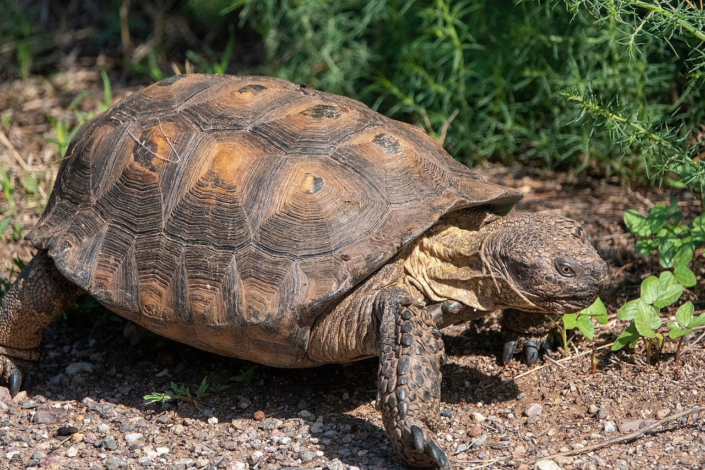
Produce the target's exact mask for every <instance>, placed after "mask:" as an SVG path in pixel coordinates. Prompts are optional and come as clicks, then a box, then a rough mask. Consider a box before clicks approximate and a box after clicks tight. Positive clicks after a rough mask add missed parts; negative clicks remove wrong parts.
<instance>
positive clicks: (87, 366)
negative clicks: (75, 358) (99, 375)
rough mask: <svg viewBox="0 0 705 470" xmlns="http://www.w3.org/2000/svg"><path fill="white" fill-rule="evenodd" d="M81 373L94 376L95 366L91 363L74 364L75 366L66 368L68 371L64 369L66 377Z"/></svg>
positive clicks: (70, 365)
mask: <svg viewBox="0 0 705 470" xmlns="http://www.w3.org/2000/svg"><path fill="white" fill-rule="evenodd" d="M81 372H84V373H87V374H92V373H93V364H91V363H89V362H74V363H73V364H69V365H68V366H66V369H64V373H65V374H66V375H76V374H78V373H81Z"/></svg>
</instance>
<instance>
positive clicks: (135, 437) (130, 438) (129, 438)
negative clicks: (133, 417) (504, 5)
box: [125, 432, 144, 443]
mask: <svg viewBox="0 0 705 470" xmlns="http://www.w3.org/2000/svg"><path fill="white" fill-rule="evenodd" d="M143 437H144V436H143V435H142V433H139V432H131V433H129V434H125V442H128V443H132V442H136V441H139V440H140V439H142V438H143Z"/></svg>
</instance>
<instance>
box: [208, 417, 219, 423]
mask: <svg viewBox="0 0 705 470" xmlns="http://www.w3.org/2000/svg"><path fill="white" fill-rule="evenodd" d="M208 424H218V418H216V417H215V416H211V417H210V418H208Z"/></svg>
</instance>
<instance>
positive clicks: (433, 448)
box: [426, 439, 450, 470]
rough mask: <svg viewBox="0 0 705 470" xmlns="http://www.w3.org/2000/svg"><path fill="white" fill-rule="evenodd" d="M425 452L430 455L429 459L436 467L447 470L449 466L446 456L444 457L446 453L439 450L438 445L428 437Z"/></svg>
mask: <svg viewBox="0 0 705 470" xmlns="http://www.w3.org/2000/svg"><path fill="white" fill-rule="evenodd" d="M426 452H428V453H429V454H430V455H431V459H432V460H433V463H434V464H436V467H437V468H439V469H441V470H449V469H450V466H449V465H448V457H446V453H445V452H443V450H441V448H440V447H438V445H437V444H436V443H435V442H433V440H431V439H429V440H428V441H426Z"/></svg>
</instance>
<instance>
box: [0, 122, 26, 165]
mask: <svg viewBox="0 0 705 470" xmlns="http://www.w3.org/2000/svg"><path fill="white" fill-rule="evenodd" d="M0 142H2V144H3V145H4V146H5V148H7V151H8V152H9V153H10V156H11V157H12V158H13V159H14V160H15V161H16V162H17V164H18V165H19V166H21V167H22V169H23V170H24V171H31V168H30V167H29V165H27V162H25V161H24V159H23V158H22V156H21V155H20V153H19V152H18V151H17V149H16V148H15V146H14V145H12V142H10V139H8V138H7V136H6V135H5V133H4V132H2V131H0Z"/></svg>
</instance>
